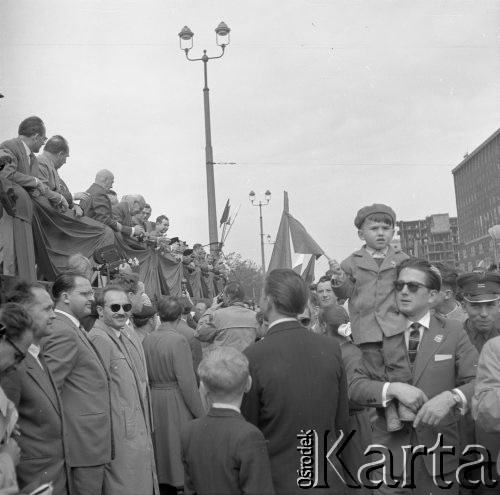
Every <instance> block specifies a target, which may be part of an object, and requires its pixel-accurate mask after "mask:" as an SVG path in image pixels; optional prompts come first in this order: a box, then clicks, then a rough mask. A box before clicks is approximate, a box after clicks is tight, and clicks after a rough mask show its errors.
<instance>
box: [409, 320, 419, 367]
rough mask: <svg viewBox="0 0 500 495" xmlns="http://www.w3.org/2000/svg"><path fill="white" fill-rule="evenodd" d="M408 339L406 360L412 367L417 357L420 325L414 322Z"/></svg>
mask: <svg viewBox="0 0 500 495" xmlns="http://www.w3.org/2000/svg"><path fill="white" fill-rule="evenodd" d="M410 328H411V329H412V330H411V332H410V338H409V339H408V359H409V360H410V365H411V366H413V364H414V363H415V358H416V357H417V351H418V345H419V344H420V323H417V322H414V323H412V324H411V327H410Z"/></svg>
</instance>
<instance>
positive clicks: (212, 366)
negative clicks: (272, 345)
mask: <svg viewBox="0 0 500 495" xmlns="http://www.w3.org/2000/svg"><path fill="white" fill-rule="evenodd" d="M249 373H250V372H249V367H248V359H247V358H246V356H245V355H244V354H242V353H241V352H240V351H238V350H236V349H234V348H233V347H227V346H223V347H219V348H216V349H214V350H213V351H211V352H209V353H208V355H207V356H206V357H205V358H203V360H202V361H201V363H200V365H199V366H198V375H199V377H200V380H201V381H202V382H203V383H204V385H205V387H206V388H207V390H208V392H209V394H210V395H212V398H213V397H214V396H215V397H227V398H233V397H234V398H237V397H238V396H239V395H241V394H242V393H243V392H244V391H245V386H246V384H247V380H248V375H249Z"/></svg>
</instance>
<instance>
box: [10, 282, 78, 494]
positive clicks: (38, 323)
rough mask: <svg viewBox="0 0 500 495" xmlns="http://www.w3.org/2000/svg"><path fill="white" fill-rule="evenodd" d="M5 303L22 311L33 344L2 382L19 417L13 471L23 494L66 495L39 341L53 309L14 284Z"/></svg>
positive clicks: (53, 400)
mask: <svg viewBox="0 0 500 495" xmlns="http://www.w3.org/2000/svg"><path fill="white" fill-rule="evenodd" d="M6 300H7V301H10V302H17V303H19V304H21V305H22V306H23V308H24V309H25V310H26V311H27V313H28V314H29V315H30V316H31V319H32V320H33V343H32V344H31V345H30V347H29V349H28V353H27V354H26V358H25V359H24V361H23V362H22V363H21V364H20V365H19V366H18V367H17V369H16V370H15V371H14V372H13V373H11V374H9V376H8V377H5V379H4V380H3V381H2V387H3V388H4V390H5V393H6V394H7V395H8V396H9V398H10V399H11V400H12V402H14V404H15V405H16V407H17V410H18V412H19V422H18V424H19V427H20V430H21V435H20V436H19V440H18V442H19V446H20V447H21V453H22V455H21V462H20V463H19V466H18V469H17V476H18V482H19V487H20V489H21V491H22V493H29V492H31V491H32V490H34V489H35V488H36V487H38V486H39V485H41V484H43V483H47V482H49V481H52V483H53V486H54V494H61V495H64V494H67V493H68V486H67V480H68V476H67V469H66V460H65V456H66V453H65V440H64V439H65V432H64V422H63V416H62V405H61V400H60V397H59V393H58V392H57V388H56V386H55V383H54V381H53V379H52V375H51V373H50V370H49V368H48V367H47V365H46V364H45V360H44V355H43V351H42V350H41V348H40V341H41V340H42V339H43V338H44V337H46V336H47V335H49V334H50V332H51V324H52V320H53V319H54V317H55V315H54V311H53V308H54V304H53V302H52V298H51V297H50V295H49V293H48V292H47V291H46V290H45V287H44V286H43V285H41V284H38V283H31V284H28V283H26V282H22V281H21V282H18V283H17V284H16V285H15V286H14V287H13V288H12V289H11V290H10V291H9V292H8V294H7V296H6Z"/></svg>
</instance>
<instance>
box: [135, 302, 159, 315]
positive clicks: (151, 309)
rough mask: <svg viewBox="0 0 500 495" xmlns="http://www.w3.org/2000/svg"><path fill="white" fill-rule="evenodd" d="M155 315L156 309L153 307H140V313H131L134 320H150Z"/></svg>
mask: <svg viewBox="0 0 500 495" xmlns="http://www.w3.org/2000/svg"><path fill="white" fill-rule="evenodd" d="M156 313H157V311H156V309H155V308H154V307H153V306H146V305H145V304H143V305H142V308H141V309H140V311H136V312H135V313H132V314H133V315H134V316H135V317H136V318H151V317H153V316H154V315H155V314H156Z"/></svg>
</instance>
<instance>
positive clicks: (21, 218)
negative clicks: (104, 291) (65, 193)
mask: <svg viewBox="0 0 500 495" xmlns="http://www.w3.org/2000/svg"><path fill="white" fill-rule="evenodd" d="M45 141H47V137H46V132H45V125H44V123H43V121H42V119H40V117H28V118H27V119H24V120H23V121H22V122H21V124H20V125H19V130H18V137H16V138H14V139H9V140H7V141H4V142H3V143H2V144H0V152H4V153H7V154H8V155H9V156H10V157H11V158H12V161H11V163H9V164H8V165H6V167H5V168H4V170H3V171H2V175H3V176H5V177H6V178H7V179H8V180H9V181H11V184H9V185H11V186H12V188H13V190H14V193H15V194H16V196H17V200H16V216H15V217H11V216H10V215H8V214H7V213H6V212H4V214H3V216H2V218H1V219H0V239H2V244H3V245H4V249H3V273H4V275H18V276H20V277H22V278H25V279H27V280H33V281H34V280H36V273H35V249H34V244H33V233H32V230H31V219H32V217H33V205H32V204H31V196H32V197H36V196H40V195H45V194H46V193H47V186H45V185H44V184H43V183H42V181H40V180H39V179H38V178H37V177H38V161H37V159H36V157H35V153H38V152H39V151H40V148H41V147H42V145H43V144H44V143H45Z"/></svg>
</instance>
